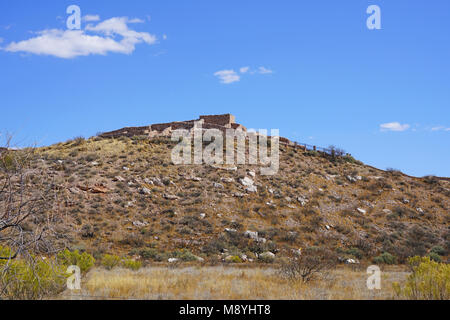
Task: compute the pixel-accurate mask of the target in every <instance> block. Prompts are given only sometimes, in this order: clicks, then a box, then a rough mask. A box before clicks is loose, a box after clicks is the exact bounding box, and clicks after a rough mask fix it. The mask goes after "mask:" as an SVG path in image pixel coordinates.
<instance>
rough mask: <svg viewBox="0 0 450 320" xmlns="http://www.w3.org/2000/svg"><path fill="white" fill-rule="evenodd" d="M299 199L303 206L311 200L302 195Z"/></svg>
mask: <svg viewBox="0 0 450 320" xmlns="http://www.w3.org/2000/svg"><path fill="white" fill-rule="evenodd" d="M297 201H298V202H300V204H301V205H302V207H303V206H304V205H306V204H307V203H308V201H309V200H308V199H306V198H305V197H302V196H300V197H298V198H297Z"/></svg>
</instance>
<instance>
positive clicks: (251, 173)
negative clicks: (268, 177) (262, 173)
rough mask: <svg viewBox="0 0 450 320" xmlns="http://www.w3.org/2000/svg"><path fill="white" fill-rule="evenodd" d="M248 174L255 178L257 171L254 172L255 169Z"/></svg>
mask: <svg viewBox="0 0 450 320" xmlns="http://www.w3.org/2000/svg"><path fill="white" fill-rule="evenodd" d="M248 175H249V176H251V177H253V178H254V177H255V176H256V173H254V172H253V171H249V172H248Z"/></svg>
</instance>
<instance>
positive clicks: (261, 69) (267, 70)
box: [258, 67, 273, 74]
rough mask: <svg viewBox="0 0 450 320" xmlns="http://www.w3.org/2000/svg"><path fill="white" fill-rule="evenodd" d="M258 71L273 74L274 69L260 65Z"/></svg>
mask: <svg viewBox="0 0 450 320" xmlns="http://www.w3.org/2000/svg"><path fill="white" fill-rule="evenodd" d="M258 73H260V74H271V73H273V71H272V70H270V69H267V68H265V67H259V68H258Z"/></svg>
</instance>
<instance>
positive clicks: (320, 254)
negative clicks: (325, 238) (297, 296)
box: [279, 247, 338, 282]
mask: <svg viewBox="0 0 450 320" xmlns="http://www.w3.org/2000/svg"><path fill="white" fill-rule="evenodd" d="M337 261H338V259H337V256H336V254H335V253H334V252H332V251H331V250H328V249H324V248H319V247H310V248H306V249H305V250H303V251H302V253H301V254H300V255H299V256H297V257H293V258H290V259H289V260H288V262H284V263H282V264H281V267H280V270H279V271H280V274H281V275H282V276H283V277H285V278H287V279H289V280H294V281H296V280H302V281H303V282H308V281H310V280H312V279H314V278H315V277H317V276H319V275H323V274H324V273H325V272H327V271H330V270H332V269H334V268H335V267H336V265H337Z"/></svg>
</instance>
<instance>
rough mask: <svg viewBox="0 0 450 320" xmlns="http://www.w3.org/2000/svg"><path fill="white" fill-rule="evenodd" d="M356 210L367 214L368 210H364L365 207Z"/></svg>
mask: <svg viewBox="0 0 450 320" xmlns="http://www.w3.org/2000/svg"><path fill="white" fill-rule="evenodd" d="M356 210H357V211H358V212H359V213H361V214H366V210H364V209H361V208H357V209H356Z"/></svg>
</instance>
